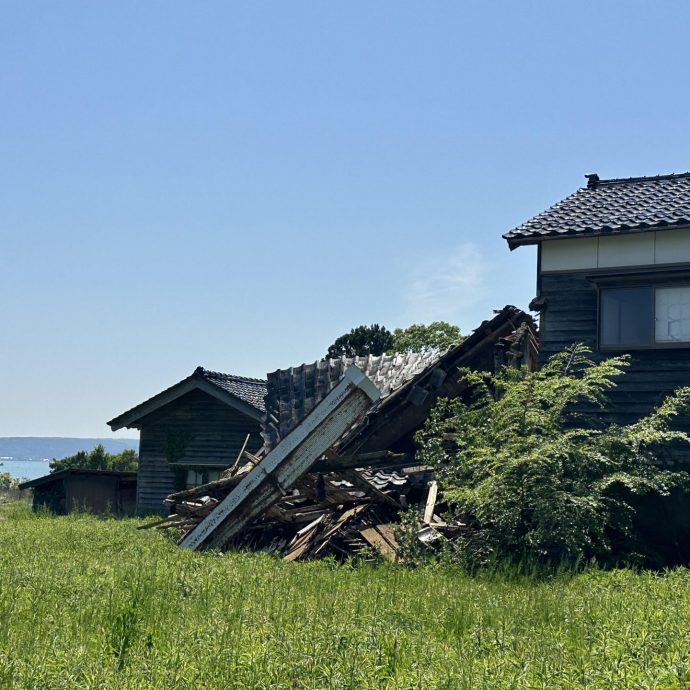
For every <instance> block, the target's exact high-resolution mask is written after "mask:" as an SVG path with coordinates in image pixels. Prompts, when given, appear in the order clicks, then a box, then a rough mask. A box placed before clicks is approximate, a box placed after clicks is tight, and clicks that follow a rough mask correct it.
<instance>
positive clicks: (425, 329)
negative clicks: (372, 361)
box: [326, 321, 462, 357]
mask: <svg viewBox="0 0 690 690" xmlns="http://www.w3.org/2000/svg"><path fill="white" fill-rule="evenodd" d="M461 341H462V335H461V334H460V329H459V328H458V327H457V326H453V325H452V324H450V323H448V322H446V321H434V322H433V323H430V324H428V325H424V324H421V323H413V324H412V325H411V326H408V327H407V328H396V329H395V330H394V331H393V333H391V332H390V331H389V330H388V329H387V328H386V327H385V326H380V325H379V324H377V323H374V324H372V325H371V326H366V325H362V326H357V328H353V329H352V330H351V331H350V332H349V333H345V334H344V335H341V336H340V337H339V338H336V340H335V342H334V343H333V344H332V345H331V346H330V347H329V348H328V353H327V355H326V356H327V357H355V356H358V355H359V356H360V357H363V356H366V355H382V354H394V353H396V352H424V351H426V350H429V349H432V348H434V349H439V350H445V349H446V348H448V347H450V346H451V345H453V344H455V343H459V342H461Z"/></svg>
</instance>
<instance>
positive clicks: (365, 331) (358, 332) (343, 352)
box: [326, 323, 393, 357]
mask: <svg viewBox="0 0 690 690" xmlns="http://www.w3.org/2000/svg"><path fill="white" fill-rule="evenodd" d="M392 347H393V334H392V333H391V332H390V331H389V330H388V329H387V328H386V327H385V326H379V324H377V323H374V324H372V325H371V326H357V328H353V329H352V330H351V331H350V332H349V333H346V334H345V335H341V336H340V337H339V338H336V340H335V342H334V343H333V344H332V345H331V346H330V347H329V348H328V353H327V354H326V357H342V356H345V357H355V356H357V355H360V356H365V355H382V354H383V353H384V352H386V351H387V350H390V349H391V348H392Z"/></svg>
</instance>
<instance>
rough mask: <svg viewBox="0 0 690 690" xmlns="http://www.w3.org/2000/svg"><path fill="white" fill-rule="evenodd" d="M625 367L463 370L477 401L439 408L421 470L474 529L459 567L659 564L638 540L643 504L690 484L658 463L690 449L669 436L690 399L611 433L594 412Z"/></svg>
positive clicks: (623, 363) (580, 355)
mask: <svg viewBox="0 0 690 690" xmlns="http://www.w3.org/2000/svg"><path fill="white" fill-rule="evenodd" d="M628 364H629V357H628V356H627V355H624V356H620V357H612V358H609V359H606V360H603V361H601V362H595V361H593V360H592V359H591V357H590V351H589V350H588V349H587V348H586V347H585V346H583V345H577V346H574V347H573V348H572V349H570V350H569V351H566V352H563V353H560V354H557V355H555V356H553V357H551V359H550V360H549V361H548V363H546V364H545V365H544V367H543V368H542V369H541V370H539V371H536V372H528V371H526V370H525V369H512V368H506V369H504V370H503V371H501V372H500V373H499V374H498V375H496V376H491V375H489V374H481V373H478V372H473V371H470V370H462V372H461V373H462V376H463V377H464V378H465V380H466V381H468V382H469V383H470V384H471V386H472V388H471V393H472V394H473V397H472V399H471V400H469V401H468V400H464V399H462V398H458V399H454V400H447V399H446V400H441V401H439V403H438V404H437V406H436V407H435V409H434V410H433V412H432V414H431V416H430V417H429V419H428V421H427V423H426V426H425V428H424V429H423V430H422V431H420V432H419V433H418V435H417V440H418V441H419V442H420V444H421V458H420V460H421V462H422V463H423V464H432V465H434V466H435V468H436V472H437V477H438V478H439V481H440V483H441V487H442V490H443V492H444V497H445V499H446V501H447V502H448V504H449V506H450V510H451V513H452V514H453V515H454V517H457V518H459V519H460V520H461V521H462V522H463V523H465V524H466V526H467V530H466V532H465V534H464V536H463V538H462V539H461V540H460V542H459V543H460V544H461V545H462V546H461V548H459V549H458V550H457V552H456V553H457V554H459V556H460V557H461V558H462V559H464V560H465V561H466V562H467V563H469V564H472V565H473V566H474V565H477V564H483V563H486V562H489V561H493V560H496V559H500V560H516V559H523V558H527V559H529V560H533V559H534V560H545V561H548V562H560V561H563V560H567V561H577V560H581V559H589V558H592V557H595V558H597V559H599V560H603V561H606V560H607V559H608V560H610V561H618V560H623V561H628V562H629V561H631V560H632V561H634V560H635V559H636V558H641V556H640V554H645V553H647V554H654V553H656V547H657V546H658V545H656V544H650V543H645V542H644V540H643V539H642V538H641V537H640V534H638V533H637V532H636V527H635V514H636V505H638V502H639V499H640V497H641V496H647V497H653V496H655V497H657V498H660V499H661V500H665V498H664V497H668V496H669V494H670V492H671V491H672V490H674V489H676V488H685V487H687V486H688V484H689V480H690V477H689V476H688V474H687V473H686V472H684V471H678V470H673V471H670V470H669V469H664V468H663V466H662V464H661V463H659V461H658V458H659V456H663V454H664V452H665V451H666V449H667V448H668V447H669V446H670V445H671V444H675V443H682V444H686V443H688V442H690V438H689V437H688V436H687V435H686V434H685V433H684V432H682V431H676V430H673V429H672V427H671V423H672V421H673V419H674V418H675V417H676V416H677V415H679V414H681V413H686V412H687V411H688V409H690V388H681V389H679V390H677V391H676V392H675V393H674V394H673V395H671V396H669V397H667V398H666V400H665V401H664V402H663V403H662V404H661V405H660V406H659V407H658V408H657V409H656V410H655V411H653V412H652V413H651V414H649V415H648V416H646V417H644V418H642V419H640V420H639V421H637V422H634V423H631V424H628V425H618V424H612V423H611V424H606V423H604V422H602V421H601V415H597V412H598V408H599V406H601V405H602V404H604V402H605V394H606V393H607V391H609V390H610V389H611V388H613V387H614V386H615V385H616V384H615V379H616V378H617V377H619V376H620V375H621V374H623V372H624V371H625V368H626V367H627V366H628ZM588 409H589V410H592V412H591V413H588V412H587V410H588Z"/></svg>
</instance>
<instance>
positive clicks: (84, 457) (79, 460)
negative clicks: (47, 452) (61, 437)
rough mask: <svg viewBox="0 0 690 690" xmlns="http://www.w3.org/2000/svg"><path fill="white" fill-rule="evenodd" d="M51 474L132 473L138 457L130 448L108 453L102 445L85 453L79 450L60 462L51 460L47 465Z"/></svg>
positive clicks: (135, 467)
mask: <svg viewBox="0 0 690 690" xmlns="http://www.w3.org/2000/svg"><path fill="white" fill-rule="evenodd" d="M49 467H50V471H51V472H59V471H60V470H77V469H78V470H111V471H119V472H134V471H136V470H137V468H138V467H139V456H138V455H137V453H136V451H134V450H132V449H131V448H127V449H125V450H123V451H122V452H121V453H108V452H107V451H106V449H105V448H104V447H103V445H102V444H100V443H99V444H98V445H97V446H96V447H95V448H94V449H93V450H91V451H89V452H86V451H84V450H80V451H79V452H77V453H75V454H74V455H69V456H68V457H66V458H62V460H52V461H51V462H50V463H49Z"/></svg>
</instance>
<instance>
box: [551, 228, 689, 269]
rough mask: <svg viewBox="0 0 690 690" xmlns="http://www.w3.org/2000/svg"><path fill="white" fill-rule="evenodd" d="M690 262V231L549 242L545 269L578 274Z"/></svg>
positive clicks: (663, 231)
mask: <svg viewBox="0 0 690 690" xmlns="http://www.w3.org/2000/svg"><path fill="white" fill-rule="evenodd" d="M685 262H688V263H690V229H687V228H684V229H681V230H677V229H671V230H658V231H656V232H644V233H635V234H632V235H613V236H607V237H574V238H568V239H565V240H546V241H544V242H542V244H541V270H542V272H543V273H548V272H549V271H578V270H584V269H590V268H591V269H596V268H617V267H620V268H623V267H626V266H653V265H656V264H677V263H685Z"/></svg>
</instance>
